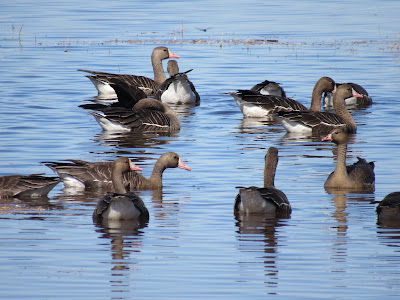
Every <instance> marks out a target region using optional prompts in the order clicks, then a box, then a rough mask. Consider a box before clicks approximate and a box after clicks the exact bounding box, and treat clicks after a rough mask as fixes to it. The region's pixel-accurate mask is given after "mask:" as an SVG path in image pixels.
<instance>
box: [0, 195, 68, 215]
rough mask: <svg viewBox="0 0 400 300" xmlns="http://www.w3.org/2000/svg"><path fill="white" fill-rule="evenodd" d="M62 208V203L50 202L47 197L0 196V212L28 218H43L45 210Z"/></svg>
mask: <svg viewBox="0 0 400 300" xmlns="http://www.w3.org/2000/svg"><path fill="white" fill-rule="evenodd" d="M62 209H64V206H63V204H62V203H52V202H50V199H49V198H48V197H39V198H30V199H19V198H16V197H14V198H9V197H5V198H1V197H0V214H13V215H14V214H18V215H19V214H21V215H25V216H27V217H29V218H30V219H45V212H46V211H49V210H62ZM28 212H29V214H27V213H28Z"/></svg>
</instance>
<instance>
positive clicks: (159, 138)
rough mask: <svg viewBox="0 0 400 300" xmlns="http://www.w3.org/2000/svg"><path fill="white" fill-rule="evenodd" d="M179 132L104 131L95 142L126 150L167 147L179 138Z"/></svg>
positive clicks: (96, 137)
mask: <svg viewBox="0 0 400 300" xmlns="http://www.w3.org/2000/svg"><path fill="white" fill-rule="evenodd" d="M178 132H179V131H170V132H158V133H156V132H135V131H127V132H121V131H102V132H101V133H99V134H97V135H95V137H94V138H93V140H94V141H95V142H97V143H99V144H100V145H102V146H107V147H112V148H117V149H126V148H158V147H159V146H162V145H167V144H169V143H170V141H171V140H172V139H175V138H176V137H178Z"/></svg>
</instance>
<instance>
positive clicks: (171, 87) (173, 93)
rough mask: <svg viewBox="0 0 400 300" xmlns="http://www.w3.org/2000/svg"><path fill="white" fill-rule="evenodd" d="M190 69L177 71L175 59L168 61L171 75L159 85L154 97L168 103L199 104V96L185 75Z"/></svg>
mask: <svg viewBox="0 0 400 300" xmlns="http://www.w3.org/2000/svg"><path fill="white" fill-rule="evenodd" d="M174 62H175V63H174ZM169 63H171V65H170V64H169ZM190 71H192V70H189V71H186V72H183V73H179V69H178V64H177V63H176V61H174V60H171V61H169V62H168V73H169V74H170V75H171V77H170V78H168V79H167V80H165V81H164V82H163V83H162V84H161V85H160V87H159V89H158V91H157V93H156V96H155V98H156V99H159V100H161V101H162V102H164V103H170V104H196V105H198V104H200V96H199V94H198V93H197V91H196V88H195V87H194V85H193V83H192V82H191V81H190V80H189V78H188V76H187V73H189V72H190ZM174 73H175V74H174Z"/></svg>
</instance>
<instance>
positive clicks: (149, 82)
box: [78, 47, 179, 98]
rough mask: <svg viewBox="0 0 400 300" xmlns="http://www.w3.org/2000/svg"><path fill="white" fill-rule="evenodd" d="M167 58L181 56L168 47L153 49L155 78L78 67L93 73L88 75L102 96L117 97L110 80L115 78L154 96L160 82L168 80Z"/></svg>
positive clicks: (147, 94) (152, 60)
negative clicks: (163, 61)
mask: <svg viewBox="0 0 400 300" xmlns="http://www.w3.org/2000/svg"><path fill="white" fill-rule="evenodd" d="M167 58H179V56H178V55H176V54H174V53H172V52H171V51H170V50H169V49H168V48H167V47H156V48H154V49H153V52H152V54H151V63H152V66H153V72H154V80H153V79H151V78H148V77H145V76H138V75H128V74H115V73H107V72H97V71H92V70H84V69H78V71H81V72H86V73H89V74H92V75H88V76H87V77H88V78H89V79H90V81H92V83H93V84H94V86H95V87H96V89H97V90H98V93H99V96H100V97H113V98H115V93H114V89H113V87H112V86H111V85H110V81H112V80H115V79H118V80H119V81H120V82H123V83H124V84H127V85H133V86H136V87H138V88H139V89H141V90H142V91H143V92H144V93H145V94H146V96H154V95H155V93H156V92H157V89H158V87H159V86H160V84H161V83H163V82H164V81H165V80H166V76H165V73H164V69H163V66H162V60H164V59H167Z"/></svg>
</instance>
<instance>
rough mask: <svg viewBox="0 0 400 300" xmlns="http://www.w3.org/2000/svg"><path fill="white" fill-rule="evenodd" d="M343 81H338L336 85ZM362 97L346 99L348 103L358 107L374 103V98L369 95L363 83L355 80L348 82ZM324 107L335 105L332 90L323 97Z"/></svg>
mask: <svg viewBox="0 0 400 300" xmlns="http://www.w3.org/2000/svg"><path fill="white" fill-rule="evenodd" d="M342 84H343V83H336V87H338V86H340V85H342ZM347 84H349V85H351V87H352V88H353V89H354V90H355V91H356V92H357V93H359V94H360V95H362V97H350V98H346V99H344V103H345V104H346V105H351V106H357V107H367V106H369V105H371V104H372V98H371V97H370V96H369V95H368V92H367V90H366V89H365V88H363V87H362V86H361V85H359V84H357V83H353V82H349V83H347ZM323 102H324V107H332V106H333V94H332V93H331V92H326V93H325V94H324V97H323Z"/></svg>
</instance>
